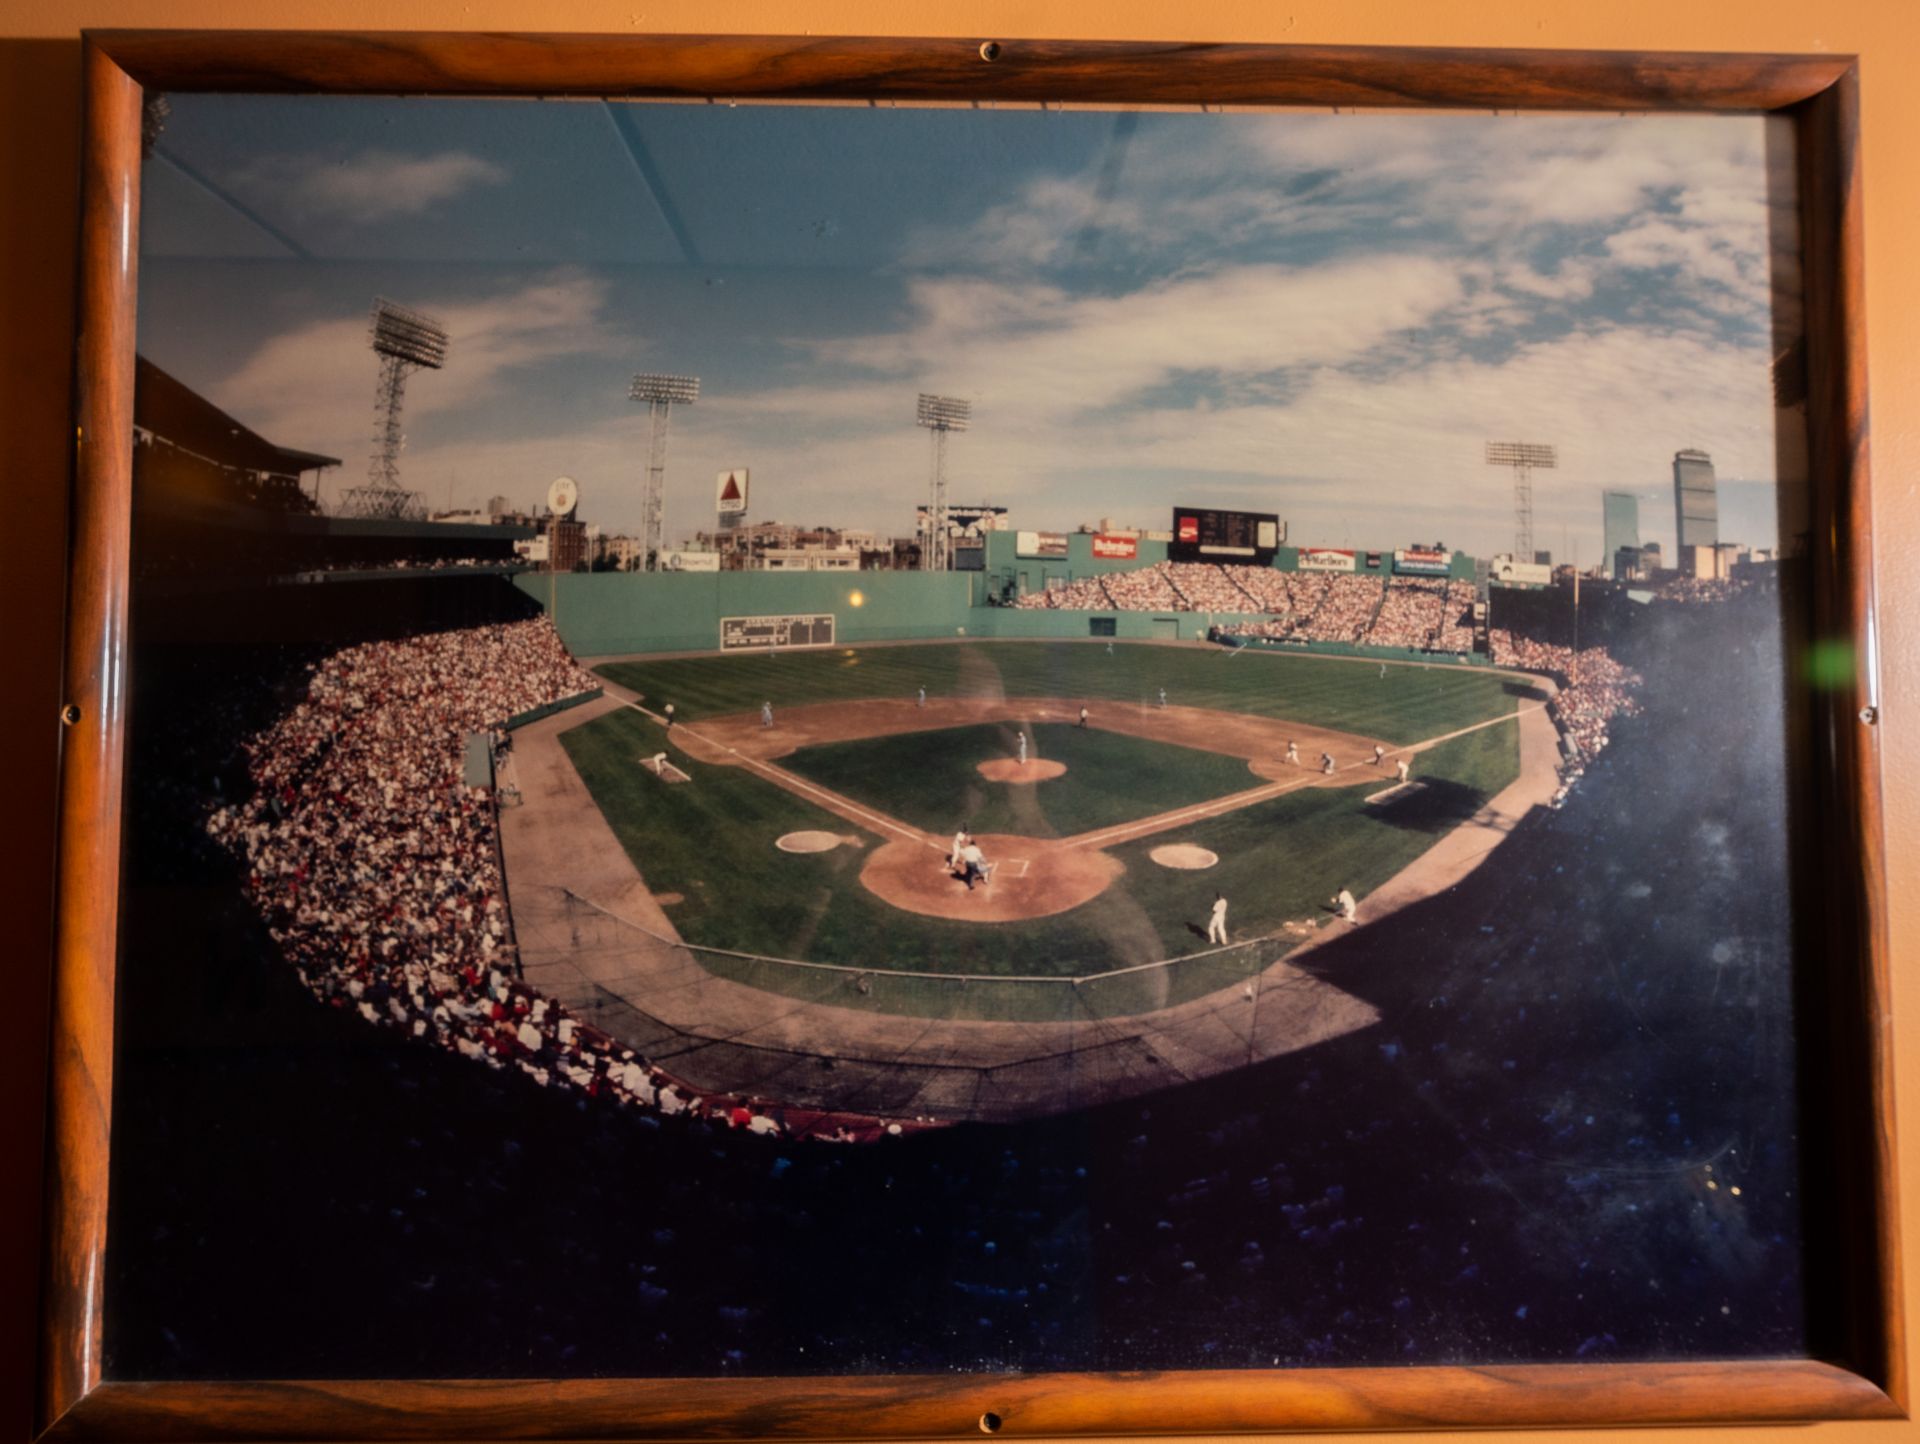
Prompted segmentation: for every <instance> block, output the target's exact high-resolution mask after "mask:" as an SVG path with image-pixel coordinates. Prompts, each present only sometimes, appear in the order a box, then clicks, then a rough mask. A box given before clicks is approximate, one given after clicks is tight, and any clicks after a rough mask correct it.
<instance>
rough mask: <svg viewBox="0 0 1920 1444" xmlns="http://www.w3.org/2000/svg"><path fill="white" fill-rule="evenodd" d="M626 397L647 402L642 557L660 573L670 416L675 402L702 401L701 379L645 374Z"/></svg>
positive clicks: (641, 512) (642, 507) (642, 499)
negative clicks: (647, 424) (647, 429)
mask: <svg viewBox="0 0 1920 1444" xmlns="http://www.w3.org/2000/svg"><path fill="white" fill-rule="evenodd" d="M627 397H628V399H629V400H632V401H644V402H646V403H647V414H648V417H649V419H650V420H651V421H652V427H651V430H650V435H649V437H648V441H647V481H646V486H645V489H644V490H643V491H642V492H641V494H640V556H641V560H642V562H643V564H644V565H645V567H646V569H647V570H648V571H650V572H653V571H658V570H659V569H660V548H661V546H662V545H663V542H664V538H665V532H666V521H665V511H666V482H667V413H668V411H669V410H671V408H672V407H673V405H674V403H675V402H678V403H679V404H680V405H682V406H691V405H693V403H694V402H695V401H697V400H699V399H700V378H699V377H698V376H663V375H659V374H657V373H654V372H650V371H649V372H642V373H641V374H639V375H637V376H635V377H634V378H633V385H632V387H631V388H630V389H629V390H628V392H627Z"/></svg>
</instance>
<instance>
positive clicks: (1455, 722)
mask: <svg viewBox="0 0 1920 1444" xmlns="http://www.w3.org/2000/svg"><path fill="white" fill-rule="evenodd" d="M598 670H599V672H600V673H601V675H602V676H603V677H604V678H605V679H606V680H607V681H608V682H609V683H610V684H612V685H613V687H614V688H615V689H616V690H617V692H619V693H620V694H621V695H623V696H624V697H626V698H627V699H628V701H629V705H625V706H620V707H617V708H614V709H613V710H611V711H609V712H607V713H605V714H604V715H601V716H599V717H596V718H594V719H593V720H591V721H589V722H586V723H584V724H583V725H580V726H577V727H574V728H572V729H571V730H568V731H566V732H564V733H563V734H562V736H561V738H560V741H561V745H562V746H563V747H564V749H565V752H566V755H567V757H568V758H569V759H570V760H571V762H572V765H573V767H574V769H575V770H576V771H577V772H578V774H579V776H580V778H581V779H582V781H583V782H584V783H585V785H586V787H587V789H588V791H589V792H590V793H591V795H592V797H593V799H594V802H595V803H596V804H597V806H598V807H599V810H600V812H601V814H602V816H603V817H604V818H605V821H606V823H607V824H608V826H609V827H610V828H611V830H612V832H613V834H614V836H615V837H616V838H617V839H618V841H619V843H620V845H621V846H622V847H623V848H624V849H625V851H626V853H627V855H628V856H629V858H631V860H632V862H633V865H634V866H635V868H636V869H637V870H638V872H639V874H640V876H641V877H642V878H643V879H644V880H645V884H646V886H647V888H648V889H649V890H650V891H651V893H652V894H653V896H654V897H655V898H656V899H658V900H659V901H660V903H661V905H662V908H663V910H664V912H665V915H666V917H667V918H668V919H669V920H670V922H671V924H672V926H673V928H674V929H675V930H676V931H677V933H678V934H679V936H680V938H681V939H683V940H684V941H686V942H687V943H690V944H693V945H695V946H696V947H697V948H700V949H710V950H724V951H720V952H702V953H701V954H700V957H701V961H702V962H703V964H705V965H706V966H707V967H709V968H710V969H712V970H713V971H715V972H718V973H720V974H722V975H723V976H727V977H731V978H734V979H736V980H738V981H744V982H750V983H753V984H754V985H756V986H759V987H763V988H767V989H771V990H773V991H776V992H782V993H787V994H790V995H792V996H796V997H802V998H824V997H828V996H831V997H833V998H834V999H835V1000H836V1001H841V1002H846V1003H849V1004H850V1005H852V1006H863V1005H864V1006H869V1007H875V1008H880V1009H882V1010H886V1011H907V1012H925V1013H927V1014H929V1015H932V1016H997V1017H1012V1018H1023V1017H1024V1018H1030V1019H1032V1020H1036V1021H1038V1020H1044V1019H1047V1018H1051V1017H1055V1016H1057V1015H1058V1014H1059V1013H1060V1011H1061V1010H1062V1008H1063V1007H1070V1008H1073V1009H1077V1010H1086V1009H1088V1008H1089V1007H1091V1008H1093V1009H1094V1010H1095V1011H1098V1012H1100V1013H1102V1014H1113V1013H1124V1012H1130V1011H1137V1010H1139V1009H1141V1008H1146V1007H1166V1006H1171V1005H1173V1004H1175V1003H1179V1002H1183V1001H1185V1000H1187V999H1189V998H1193V997H1197V996H1199V995H1201V994H1203V993H1208V992H1212V991H1214V990H1217V989H1219V988H1222V987H1226V986H1230V985H1232V984H1233V983H1234V982H1235V981H1236V980H1237V979H1238V978H1239V977H1241V976H1242V975H1249V974H1251V973H1252V972H1255V971H1258V969H1259V968H1262V967H1264V966H1266V965H1267V964H1268V963H1270V962H1271V961H1272V960H1273V959H1274V958H1276V957H1278V956H1280V955H1282V954H1283V953H1284V952H1285V951H1286V950H1288V949H1289V948H1291V947H1293V946H1296V945H1297V944H1298V943H1299V942H1300V941H1302V940H1304V939H1306V938H1308V937H1311V936H1312V935H1313V934H1314V933H1315V931H1316V930H1317V929H1318V928H1319V927H1321V926H1323V925H1325V924H1326V922H1327V920H1328V918H1329V917H1330V910H1329V906H1328V905H1329V901H1330V899H1331V898H1332V896H1333V895H1334V893H1335V892H1336V891H1338V890H1339V889H1341V888H1347V889H1349V890H1350V891H1352V892H1353V893H1354V894H1355V895H1356V896H1357V897H1360V898H1362V899H1364V898H1365V897H1366V895H1367V894H1368V893H1369V892H1371V891H1372V890H1373V889H1374V888H1376V887H1378V886H1379V885H1380V884H1381V883H1382V882H1384V881H1385V880H1386V879H1388V878H1390V877H1392V876H1394V875H1395V874H1396V873H1399V872H1400V871H1401V870H1402V869H1403V868H1405V867H1407V866H1408V864H1410V863H1412V862H1413V861H1414V860H1415V859H1417V858H1418V857H1420V856H1421V854H1422V853H1424V852H1426V851H1427V850H1428V849H1430V848H1432V847H1433V846H1434V845H1435V843H1436V842H1437V841H1438V840H1439V839H1440V837H1441V836H1443V835H1444V834H1446V833H1447V832H1449V831H1451V830H1452V829H1453V828H1454V827H1455V826H1457V825H1458V824H1459V823H1461V822H1463V821H1465V820H1466V819H1467V818H1469V817H1471V816H1472V815H1473V814H1474V813H1475V812H1476V811H1477V810H1478V809H1480V808H1481V806H1482V805H1483V804H1484V803H1485V802H1486V801H1487V800H1488V799H1489V798H1491V797H1492V796H1493V795H1494V794H1496V793H1497V792H1499V791H1500V789H1501V788H1503V787H1504V786H1506V784H1507V783H1508V782H1510V781H1511V780H1513V778H1514V777H1515V775H1516V773H1517V771H1518V767H1519V742H1518V736H1519V728H1518V724H1517V721H1516V708H1517V707H1518V706H1520V705H1537V699H1532V700H1528V701H1525V702H1523V697H1524V694H1525V690H1526V689H1525V686H1524V684H1523V683H1522V682H1521V681H1520V680H1519V679H1516V678H1514V677H1512V676H1510V675H1501V674H1496V673H1492V672H1488V671H1481V670H1478V669H1473V668H1468V667H1462V666H1457V665H1453V664H1444V663H1436V664H1431V665H1423V664H1420V663H1411V664H1399V663H1396V664H1385V665H1383V664H1380V663H1375V662H1356V661H1352V660H1348V659H1334V658H1319V657H1312V656H1302V655H1290V654H1275V653H1252V652H1232V651H1224V650H1216V649H1211V648H1202V647H1169V646H1163V645H1149V644H1132V645H1129V644H1125V643H1121V644H1117V645H1115V646H1113V647H1112V648H1111V649H1109V648H1108V647H1107V646H1105V645H1103V644H1100V643H1077V642H985V643H975V642H963V643H949V644H932V645H914V646H880V647H867V648H858V649H846V648H842V649H831V650H819V651H793V652H786V653H781V654H777V655H751V656H740V657H721V656H711V655H704V656H698V657H678V658H664V659H642V660H635V661H624V662H612V663H606V664H603V665H602V666H600V667H599V668H598ZM668 703H672V704H673V709H674V710H673V720H674V725H673V726H672V727H671V728H669V727H667V726H666V725H665V722H664V719H665V716H666V713H665V708H666V705H667V704H668ZM1083 708H1084V709H1085V712H1086V717H1085V720H1084V722H1083V721H1082V719H1081V715H1080V714H1081V710H1082V709H1083ZM763 709H766V710H763ZM1023 737H1024V739H1025V743H1026V748H1025V760H1024V761H1023V760H1021V747H1020V744H1021V739H1022V738H1023ZM1290 745H1291V747H1292V748H1293V750H1294V752H1295V753H1297V756H1298V760H1297V761H1289V760H1288V757H1287V750H1288V748H1289V746H1290ZM1376 749H1379V750H1380V751H1381V752H1382V753H1383V754H1384V755H1383V756H1382V757H1381V758H1380V760H1378V761H1376V760H1375V752H1376ZM662 753H664V754H666V759H667V761H668V762H669V763H670V768H669V770H668V772H667V773H666V775H660V774H657V773H656V772H655V771H654V770H652V769H651V768H650V767H648V766H647V765H645V763H644V761H643V759H648V758H653V757H657V756H658V755H659V754H662ZM1323 757H1324V758H1330V759H1332V766H1333V771H1332V772H1331V774H1330V775H1329V774H1328V773H1327V772H1326V770H1325V766H1326V764H1325V763H1324V762H1323V760H1322V759H1323ZM1402 757H1404V758H1405V759H1406V761H1407V763H1408V766H1409V771H1410V774H1411V780H1410V784H1407V785H1402V784H1400V783H1399V782H1398V779H1397V774H1396V763H1397V762H1399V761H1400V760H1401V758H1402ZM676 776H684V778H685V779H686V780H685V781H678V780H669V779H670V778H673V777H676ZM962 829H964V830H966V831H968V832H970V833H971V834H972V835H973V836H974V837H975V838H976V839H978V841H979V844H980V846H981V848H982V850H983V852H984V853H985V856H986V860H987V861H988V862H989V863H990V864H991V865H992V871H991V876H990V878H989V879H988V880H986V881H984V882H980V883H977V884H976V885H975V886H974V887H973V888H971V889H970V888H968V887H967V886H966V885H965V884H964V883H963V882H962V881H960V880H958V879H957V878H956V877H955V876H954V875H953V874H952V871H951V870H950V869H949V866H948V859H949V855H950V854H951V853H952V851H953V837H954V834H955V832H956V831H958V830H962ZM808 849H812V850H808ZM1170 861H1173V862H1174V863H1175V865H1168V864H1169V862H1170ZM1196 862H1197V863H1198V864H1199V865H1196ZM1216 893H1219V894H1222V895H1224V896H1225V897H1226V898H1227V900H1228V905H1229V914H1228V928H1229V935H1230V938H1231V941H1232V942H1233V943H1234V944H1235V945H1236V946H1235V947H1233V948H1230V949H1226V950H1221V949H1218V948H1217V947H1214V946H1211V945H1210V944H1209V942H1208V939H1207V930H1206V924H1207V920H1208V915H1209V910H1210V908H1211V906H1212V903H1213V900H1214V897H1215V895H1216ZM1250 940H1263V941H1262V942H1261V943H1260V944H1259V945H1258V946H1254V947H1247V946H1244V944H1246V943H1247V942H1249V941H1250ZM1169 958H1185V959H1187V961H1186V962H1184V963H1182V964H1179V965H1176V966H1174V967H1170V968H1155V967H1147V966H1142V965H1149V964H1153V963H1155V962H1157V961H1159V960H1163V959H1169ZM783 960H791V961H783ZM792 961H798V962H809V963H815V964H833V965H840V966H841V967H845V968H854V969H859V970H863V971H864V972H870V973H871V974H873V975H874V976H876V977H878V976H879V975H881V974H887V973H894V974H900V973H906V974H927V975H934V976H930V977H929V978H927V979H926V980H924V985H922V986H914V985H911V980H908V979H904V978H898V977H895V978H892V979H889V980H888V981H889V983H890V986H888V987H885V988H879V989H870V988H868V987H867V986H866V985H865V983H864V982H863V983H862V986H861V987H860V988H859V989H849V988H848V986H847V975H846V974H844V973H839V972H835V971H832V970H829V969H819V968H814V969H807V968H799V967H795V966H792V965H791V962H792ZM1127 969H1134V970H1135V971H1132V972H1126V971H1120V972H1119V976H1117V977H1112V978H1108V979H1103V980H1100V981H1098V982H1097V983H1095V984H1093V985H1089V986H1082V987H1076V988H1074V989H1072V990H1071V991H1072V992H1073V993H1074V995H1075V996H1074V997H1073V998H1072V999H1071V1000H1070V1001H1065V1000H1063V999H1062V996H1061V995H1062V994H1063V993H1065V992H1067V991H1069V990H1067V989H1063V988H1062V987H1061V986H1059V985H1057V984H1055V985H1052V986H1025V987H1022V986H1019V985H1017V983H1016V981H1015V980H1018V979H1025V978H1031V979H1034V980H1036V983H1037V982H1038V981H1039V980H1043V979H1054V978H1065V977H1076V978H1088V977H1094V976H1096V975H1101V974H1114V973H1115V972H1116V971H1117V970H1127ZM956 976H959V977H966V978H969V979H976V980H980V981H981V982H983V983H985V982H986V981H987V980H1001V985H1000V986H997V987H994V988H992V989H991V992H990V997H991V1001H990V1002H989V1001H986V995H983V994H981V993H980V992H979V991H978V990H976V993H975V995H974V996H972V997H970V998H969V997H962V996H960V995H958V994H957V993H956V991H955V989H954V988H953V987H951V986H942V985H941V983H940V981H939V979H940V978H941V977H945V978H953V977H956ZM902 984H908V985H907V986H902Z"/></svg>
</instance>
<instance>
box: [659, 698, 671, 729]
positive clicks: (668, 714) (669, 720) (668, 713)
mask: <svg viewBox="0 0 1920 1444" xmlns="http://www.w3.org/2000/svg"><path fill="white" fill-rule="evenodd" d="M661 710H662V711H663V712H665V713H666V714H667V731H669V732H671V731H673V703H671V702H669V703H667V705H666V706H665V707H663V708H662V709H661Z"/></svg>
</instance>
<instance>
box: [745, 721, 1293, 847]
mask: <svg viewBox="0 0 1920 1444" xmlns="http://www.w3.org/2000/svg"><path fill="white" fill-rule="evenodd" d="M1025 730H1026V732H1027V733H1028V735H1029V737H1030V739H1031V746H1032V751H1031V753H1030V754H1029V755H1031V756H1033V757H1035V758H1042V757H1044V758H1047V759H1049V760H1050V761H1054V762H1060V763H1063V764H1065V766H1066V769H1067V770H1066V773H1065V775H1064V776H1060V777H1054V778H1050V779H1048V780H1047V781H1045V782H1037V783H1033V782H1022V783H1010V782H989V781H987V780H986V779H985V778H984V777H982V776H981V775H980V773H979V772H978V770H977V769H978V767H979V764H980V763H982V762H986V761H989V760H992V759H994V758H1003V757H1013V756H1015V755H1016V753H1015V738H1016V736H1017V735H1018V734H1017V732H1016V728H1015V724H1013V723H1011V722H989V723H983V724H981V725H979V726H974V727H943V728H939V729H937V730H934V731H930V732H911V733H904V734H902V735H899V736H894V737H866V738H860V739H857V740H855V741H850V742H828V743H823V744H821V745H819V746H817V747H803V748H801V749H800V750H799V751H798V752H794V753H792V754H790V755H788V756H786V757H783V758H781V759H780V766H782V767H784V768H786V769H787V770H788V771H791V772H797V773H799V774H800V775H801V776H802V777H805V778H807V779H808V780H809V781H812V782H817V783H819V784H820V785H821V786H822V787H826V788H830V789H831V790H833V791H835V792H838V793H841V794H842V795H844V796H847V797H851V798H852V799H853V800H854V801H855V802H861V803H865V804H866V805H867V806H869V807H872V808H876V809H878V810H879V811H881V812H884V813H886V814H887V816H889V817H897V818H899V819H900V820H901V821H902V822H908V823H912V824H913V825H914V826H915V827H918V828H923V829H925V830H926V831H928V832H933V833H946V832H951V831H953V830H954V829H955V828H957V827H960V826H965V827H967V828H968V829H969V830H971V831H973V832H977V833H990V832H1003V833H1013V834H1015V835H1017V836H1020V837H1071V836H1073V835H1074V834H1075V833H1079V832H1090V831H1092V830H1093V829H1095V828H1100V827H1112V826H1113V825H1114V824H1116V823H1121V822H1132V821H1134V820H1135V819H1136V818H1141V817H1151V816H1153V815H1154V814H1155V813H1157V812H1166V811H1169V810H1170V809H1172V808H1176V807H1182V806H1186V805H1188V804H1190V803H1195V802H1205V801H1208V800H1209V799H1211V798H1215V797H1225V796H1227V795H1228V794H1229V793H1234V792H1245V791H1247V790H1248V789H1249V788H1253V787H1259V786H1261V785H1263V782H1264V779H1262V778H1260V777H1256V776H1255V775H1254V774H1253V772H1252V771H1251V770H1249V768H1248V767H1247V764H1246V763H1245V762H1244V761H1243V760H1242V759H1240V758H1238V757H1224V756H1222V755H1221V754H1219V753H1217V752H1203V751H1201V750H1200V749H1198V748H1195V747H1181V746H1178V745H1176V744H1172V743H1167V742H1153V741H1148V740H1147V739H1145V738H1140V737H1128V736H1125V735H1124V734H1122V733H1118V732H1103V731H1101V730H1099V729H1098V728H1088V729H1086V730H1082V729H1081V728H1079V727H1075V726H1073V725H1072V724H1071V723H1065V722H1039V723H1029V724H1026V725H1025Z"/></svg>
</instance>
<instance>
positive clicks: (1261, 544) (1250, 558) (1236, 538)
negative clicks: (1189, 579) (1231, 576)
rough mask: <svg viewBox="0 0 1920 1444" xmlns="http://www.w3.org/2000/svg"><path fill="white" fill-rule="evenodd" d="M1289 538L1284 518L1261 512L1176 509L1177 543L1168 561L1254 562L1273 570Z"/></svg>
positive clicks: (1169, 551) (1170, 545) (1171, 547)
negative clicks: (1276, 557)
mask: <svg viewBox="0 0 1920 1444" xmlns="http://www.w3.org/2000/svg"><path fill="white" fill-rule="evenodd" d="M1286 538H1287V532H1286V528H1285V527H1283V526H1282V525H1281V524H1280V518H1279V517H1277V516H1274V515H1272V514H1271V513H1267V512H1258V511H1213V510H1208V509H1206V508H1203V507H1192V506H1176V507H1175V508H1174V509H1173V540H1172V541H1170V542H1168V543H1167V557H1168V559H1169V560H1171V561H1176V562H1252V563H1255V564H1258V565H1260V566H1271V565H1272V564H1273V554H1274V553H1275V552H1276V551H1278V550H1279V549H1280V543H1281V542H1283V541H1285V540H1286Z"/></svg>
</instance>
